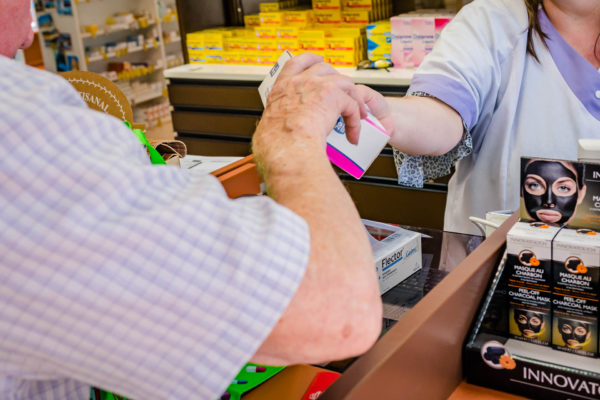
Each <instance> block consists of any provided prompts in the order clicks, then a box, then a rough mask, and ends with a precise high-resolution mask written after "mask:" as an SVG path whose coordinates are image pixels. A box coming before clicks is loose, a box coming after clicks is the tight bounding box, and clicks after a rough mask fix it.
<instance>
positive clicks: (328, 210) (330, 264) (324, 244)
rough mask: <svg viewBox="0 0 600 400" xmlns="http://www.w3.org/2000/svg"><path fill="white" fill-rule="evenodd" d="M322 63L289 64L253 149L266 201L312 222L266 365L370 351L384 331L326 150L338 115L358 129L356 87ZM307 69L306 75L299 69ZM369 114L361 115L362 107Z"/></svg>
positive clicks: (266, 347)
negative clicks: (302, 265) (299, 275)
mask: <svg viewBox="0 0 600 400" xmlns="http://www.w3.org/2000/svg"><path fill="white" fill-rule="evenodd" d="M319 60H320V58H319V57H317V56H315V55H311V54H306V55H301V56H298V57H296V58H294V59H293V60H291V61H289V62H288V63H287V64H286V66H285V68H284V70H283V71H282V72H281V74H280V76H279V78H278V81H277V83H276V85H275V86H274V88H273V90H272V91H271V94H270V96H269V103H268V104H267V108H266V110H265V112H264V114H263V118H262V120H261V122H260V124H259V126H258V128H257V131H256V133H255V134H254V142H253V151H254V154H255V158H256V160H257V161H258V163H259V167H260V169H261V170H262V173H263V177H264V179H265V183H266V185H267V191H268V193H269V195H270V196H271V197H272V198H274V199H275V200H276V201H277V202H279V203H280V204H283V205H284V206H286V207H288V208H289V209H291V210H292V211H294V212H295V213H297V214H298V215H300V216H301V217H303V218H304V219H305V220H306V222H307V223H308V226H309V230H310V235H311V239H310V240H311V243H310V246H311V247H310V248H311V251H310V258H309V264H308V267H307V270H306V274H305V276H304V279H303V281H302V282H301V283H300V286H299V289H298V291H297V293H296V295H295V296H294V298H293V299H292V301H291V303H290V305H289V306H288V308H287V310H286V311H285V312H284V314H283V316H282V318H281V319H280V321H279V322H278V324H277V325H276V327H275V329H274V330H273V331H272V332H271V334H270V336H269V337H268V338H267V340H266V341H265V342H264V343H263V345H262V346H261V348H260V349H259V350H258V352H257V353H256V354H255V356H254V357H253V361H256V362H261V363H269V364H283V363H300V362H304V363H316V362H320V361H326V360H333V359H342V358H346V357H349V356H353V355H357V354H360V353H362V352H364V351H366V350H367V349H368V348H369V347H370V346H371V345H372V344H373V343H374V341H375V340H376V338H377V337H378V335H379V333H380V330H381V312H382V305H381V298H380V296H379V288H378V283H377V278H376V275H375V268H374V264H373V258H372V254H371V249H370V245H369V243H368V239H367V236H366V233H365V230H364V228H363V226H362V223H361V221H360V218H359V215H358V213H357V211H356V208H355V206H354V204H353V202H352V200H351V199H350V197H349V195H348V193H347V191H346V189H345V188H344V186H343V185H342V183H341V182H340V180H339V178H338V177H337V175H336V174H335V172H334V171H333V169H332V167H331V165H330V163H329V161H328V159H327V157H326V154H325V138H326V135H327V134H328V133H329V132H330V131H331V129H332V128H333V125H334V124H335V122H336V120H337V118H338V116H339V115H340V114H342V115H344V116H345V120H346V124H347V126H348V127H349V128H350V129H351V130H353V132H352V134H353V135H356V133H357V132H356V130H357V129H358V126H359V124H360V115H361V113H362V112H361V108H362V107H364V106H361V105H359V104H358V103H357V101H356V100H355V99H358V98H359V96H358V94H357V92H356V88H355V86H354V85H353V84H352V82H350V81H348V80H347V78H345V77H342V76H340V75H337V76H334V75H332V73H334V72H333V70H332V69H331V68H330V67H328V66H326V65H325V64H323V63H319V62H318V61H319ZM301 71H304V72H301ZM363 111H364V110H363Z"/></svg>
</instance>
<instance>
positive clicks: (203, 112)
mask: <svg viewBox="0 0 600 400" xmlns="http://www.w3.org/2000/svg"><path fill="white" fill-rule="evenodd" d="M268 71H269V67H260V66H236V65H204V64H187V65H182V66H179V67H176V68H172V69H168V70H166V71H165V76H166V77H167V78H168V80H169V84H168V91H169V99H170V102H171V105H172V106H173V111H172V117H173V118H172V120H173V127H174V129H175V131H176V132H177V139H179V140H181V141H183V142H184V143H185V144H186V145H187V147H188V153H189V154H198V155H205V156H246V155H248V154H250V152H251V140H252V135H253V134H254V130H255V129H256V125H257V124H258V121H259V120H260V117H261V114H262V111H263V106H262V103H261V100H260V97H259V95H258V85H259V84H260V82H261V81H262V79H263V78H264V76H265V75H266V74H267V72H268ZM339 71H340V73H342V74H345V75H347V76H350V77H351V78H352V79H353V80H354V81H355V82H356V83H361V84H366V85H369V86H370V87H372V88H373V89H375V90H377V91H379V92H380V93H382V94H385V95H387V96H402V95H404V93H406V90H407V89H408V85H409V83H410V79H411V78H412V75H413V73H414V70H402V69H390V70H389V71H385V70H377V71H375V70H359V71H357V70H356V69H354V68H340V69H339ZM338 173H339V175H340V177H341V179H342V180H343V181H344V183H345V185H346V187H347V189H348V191H349V192H350V194H351V196H352V198H353V199H354V202H355V203H356V205H357V207H358V209H359V211H360V212H361V215H363V216H364V217H365V218H368V219H372V220H377V221H387V222H392V223H397V224H402V225H411V226H422V227H427V228H436V229H441V228H442V225H443V217H444V207H445V204H446V193H447V185H446V182H447V179H446V180H444V179H442V180H439V181H436V182H430V183H427V184H426V185H425V187H424V188H423V189H412V188H402V187H399V186H398V185H397V183H396V180H397V176H396V168H395V165H394V159H393V152H392V149H391V148H389V147H386V148H385V149H384V150H383V152H382V153H381V155H380V156H379V157H378V158H377V159H376V160H375V162H374V163H373V165H372V166H371V168H369V170H367V172H366V173H365V177H364V178H363V179H361V180H360V181H356V180H355V179H354V178H351V177H350V176H349V175H345V174H344V173H343V172H341V171H338ZM399 210H404V211H403V212H402V213H399V212H398V211H399ZM399 215H402V217H399Z"/></svg>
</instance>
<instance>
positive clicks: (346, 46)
mask: <svg viewBox="0 0 600 400" xmlns="http://www.w3.org/2000/svg"><path fill="white" fill-rule="evenodd" d="M325 44H326V48H327V50H346V51H355V50H357V49H358V43H357V40H356V38H354V37H351V36H339V35H332V36H328V37H326V38H325Z"/></svg>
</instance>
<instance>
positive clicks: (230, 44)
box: [225, 36, 246, 52]
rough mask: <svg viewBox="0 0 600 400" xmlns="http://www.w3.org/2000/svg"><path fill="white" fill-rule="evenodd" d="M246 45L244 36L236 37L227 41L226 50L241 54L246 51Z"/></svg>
mask: <svg viewBox="0 0 600 400" xmlns="http://www.w3.org/2000/svg"><path fill="white" fill-rule="evenodd" d="M245 44H246V38H245V37H242V36H234V37H230V38H226V39H225V50H226V51H232V52H239V51H242V50H244V48H245Z"/></svg>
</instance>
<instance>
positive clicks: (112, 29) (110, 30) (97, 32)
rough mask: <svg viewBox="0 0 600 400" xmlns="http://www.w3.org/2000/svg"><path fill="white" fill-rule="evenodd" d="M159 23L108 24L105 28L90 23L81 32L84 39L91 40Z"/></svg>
mask: <svg viewBox="0 0 600 400" xmlns="http://www.w3.org/2000/svg"><path fill="white" fill-rule="evenodd" d="M156 25H157V24H156V23H155V22H149V23H148V24H147V25H146V26H137V27H130V26H123V25H108V26H106V27H105V28H99V27H97V25H94V26H96V28H94V27H93V26H92V25H88V26H86V27H84V30H83V31H82V32H81V38H82V39H83V40H90V39H98V38H103V37H106V36H110V35H113V34H115V35H116V34H119V33H125V32H128V33H135V32H137V31H140V32H141V31H143V30H145V29H148V28H152V27H155V26H156Z"/></svg>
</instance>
